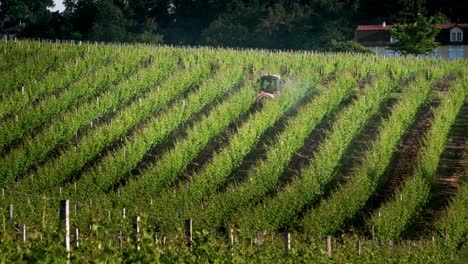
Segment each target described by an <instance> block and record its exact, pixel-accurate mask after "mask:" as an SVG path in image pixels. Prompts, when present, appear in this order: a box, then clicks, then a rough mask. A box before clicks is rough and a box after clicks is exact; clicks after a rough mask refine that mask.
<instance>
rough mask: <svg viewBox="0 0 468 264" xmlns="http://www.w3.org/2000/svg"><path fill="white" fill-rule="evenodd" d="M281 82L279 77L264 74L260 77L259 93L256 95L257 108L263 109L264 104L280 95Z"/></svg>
mask: <svg viewBox="0 0 468 264" xmlns="http://www.w3.org/2000/svg"><path fill="white" fill-rule="evenodd" d="M282 85H283V80H281V77H280V76H279V75H275V74H270V73H268V74H264V75H263V76H262V77H260V91H259V92H258V94H257V100H256V102H257V106H259V107H263V105H264V104H265V102H267V101H269V100H271V99H274V98H275V97H276V96H278V95H280V93H281V88H282Z"/></svg>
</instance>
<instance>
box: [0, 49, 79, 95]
mask: <svg viewBox="0 0 468 264" xmlns="http://www.w3.org/2000/svg"><path fill="white" fill-rule="evenodd" d="M82 52H85V47H76V48H62V49H50V48H49V49H45V50H44V52H43V53H40V54H38V56H37V57H35V59H34V60H30V61H29V63H23V64H20V65H17V66H15V67H11V68H9V69H6V70H4V71H2V72H1V73H0V80H2V90H1V92H0V94H1V95H2V96H3V97H5V96H7V95H8V93H10V92H12V91H14V90H17V89H20V88H21V86H32V85H34V83H35V82H36V81H37V80H41V79H42V78H43V77H44V75H46V74H47V73H48V72H50V71H53V70H55V69H57V68H61V67H63V66H64V65H66V64H68V63H72V62H73V63H74V62H75V58H77V57H79V55H80V54H81V53H82Z"/></svg>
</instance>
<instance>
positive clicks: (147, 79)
mask: <svg viewBox="0 0 468 264" xmlns="http://www.w3.org/2000/svg"><path fill="white" fill-rule="evenodd" d="M156 55H159V56H160V57H156V58H155V59H156V60H157V61H155V63H153V64H152V65H150V66H148V67H147V68H146V69H143V70H141V71H139V72H137V73H136V74H135V75H133V76H131V77H130V78H129V79H128V81H126V82H121V83H119V84H118V85H117V86H116V87H115V89H110V90H108V92H107V93H105V94H103V95H102V96H100V97H98V98H96V99H97V100H92V101H90V102H89V103H84V104H81V105H79V106H78V107H76V108H75V109H71V110H69V111H67V112H65V113H63V114H62V116H61V117H62V118H57V119H54V120H52V121H51V123H50V124H49V125H48V127H46V128H44V129H43V130H42V131H41V132H39V133H37V134H36V135H35V136H34V137H31V138H26V139H24V140H23V141H22V144H20V145H18V146H17V147H16V148H13V149H11V151H10V152H9V153H8V154H7V155H6V156H5V157H4V158H3V159H1V160H0V166H1V167H2V168H4V170H2V172H1V173H0V175H1V176H2V178H3V177H4V179H5V180H4V183H5V184H8V183H10V181H11V180H14V179H15V178H16V179H18V178H19V177H21V176H22V175H23V174H24V173H25V172H27V171H28V170H29V169H30V168H31V166H33V165H34V164H37V163H38V162H43V161H44V159H45V158H47V155H48V154H49V153H50V152H51V151H52V150H54V149H55V148H56V147H57V146H58V145H59V144H61V143H63V142H66V141H67V140H69V139H70V138H71V137H72V136H74V135H76V133H77V132H78V131H79V130H80V129H81V128H82V127H84V126H86V125H89V124H90V123H91V122H93V121H94V120H96V119H98V118H102V117H105V116H106V115H109V114H110V113H112V111H114V112H115V111H116V110H117V111H118V109H116V108H118V107H119V106H122V105H124V106H125V105H126V104H128V103H129V102H132V101H134V100H135V99H136V97H138V96H140V97H143V98H149V97H147V94H145V93H148V90H150V89H151V88H155V86H156V84H157V83H158V82H160V81H161V80H162V79H164V78H166V77H168V76H170V75H171V74H172V73H173V72H174V71H175V70H176V66H177V62H178V59H179V55H178V54H177V53H176V54H172V56H171V55H170V54H167V53H161V54H156ZM163 58H164V60H163ZM149 93H151V91H150V92H149ZM153 93H154V92H153ZM122 111H123V110H122Z"/></svg>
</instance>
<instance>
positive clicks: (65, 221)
mask: <svg viewBox="0 0 468 264" xmlns="http://www.w3.org/2000/svg"><path fill="white" fill-rule="evenodd" d="M60 222H61V224H62V226H65V234H64V237H63V238H64V239H63V240H64V241H63V245H64V246H65V248H66V250H67V259H70V200H61V201H60Z"/></svg>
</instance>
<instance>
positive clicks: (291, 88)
mask: <svg viewBox="0 0 468 264" xmlns="http://www.w3.org/2000/svg"><path fill="white" fill-rule="evenodd" d="M319 65H320V63H315V64H314V65H310V66H306V68H303V69H302V71H301V73H300V74H299V75H298V76H297V78H301V76H302V75H305V74H311V75H315V72H317V70H318V68H319ZM308 67H310V68H308ZM328 69H329V71H330V73H331V72H334V71H339V69H333V68H328ZM327 73H328V72H324V74H325V75H327ZM301 88H303V89H301ZM309 89H312V91H313V90H315V87H314V85H310V86H303V87H299V86H298V85H297V84H295V83H287V84H286V85H285V88H284V91H283V93H282V95H281V96H280V97H279V98H277V99H276V100H274V101H272V102H269V103H268V104H266V105H265V106H264V107H263V108H262V109H261V110H260V111H258V112H255V113H253V114H252V115H250V116H249V117H248V118H247V119H246V120H244V121H243V123H242V124H241V125H240V127H239V128H238V129H237V131H236V132H235V133H233V134H231V135H230V137H229V138H228V139H227V143H226V146H224V147H223V148H222V149H220V150H219V151H217V152H216V153H214V154H213V156H212V158H211V160H210V161H209V162H208V163H207V164H206V165H205V166H204V167H203V168H202V169H201V171H199V172H197V173H195V174H193V175H191V177H190V178H191V180H190V182H189V183H188V184H186V183H181V184H179V185H178V186H176V187H175V189H174V191H172V190H171V189H169V188H168V189H165V190H163V191H162V192H161V193H157V194H156V195H155V194H152V195H151V196H156V197H155V201H154V203H153V204H154V206H151V208H152V211H153V212H154V213H153V214H152V215H153V217H156V218H158V219H164V223H165V225H166V226H167V225H168V220H172V217H173V216H175V215H176V211H178V210H184V211H185V212H187V211H188V208H191V207H193V206H194V205H195V204H197V203H198V202H200V201H201V200H202V199H203V198H204V197H206V196H209V195H212V194H213V192H215V191H216V190H217V189H218V188H219V187H220V185H222V184H223V183H224V182H225V181H226V179H227V178H228V176H229V175H230V174H231V173H232V172H233V171H234V170H235V169H237V168H238V167H239V166H240V164H241V161H242V160H243V159H244V158H245V157H246V156H247V154H248V153H249V151H250V150H251V149H252V148H253V147H254V146H255V145H256V144H257V143H258V141H259V140H260V137H261V135H262V134H263V133H264V132H265V131H266V130H267V129H268V128H270V127H272V126H273V125H274V124H275V123H276V122H277V121H278V120H279V118H280V117H281V116H283V115H284V114H285V113H286V111H288V110H289V109H290V108H291V107H292V106H294V105H295V104H296V103H297V102H298V101H299V100H300V99H301V98H303V97H304V96H305V94H306V93H307V92H308V91H310V90H309ZM173 193H175V195H174V196H173ZM137 198H138V197H132V198H131V199H128V200H127V199H124V200H123V202H125V203H126V204H127V205H128V204H129V203H131V202H133V203H134V202H135V201H139V200H141V199H137Z"/></svg>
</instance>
